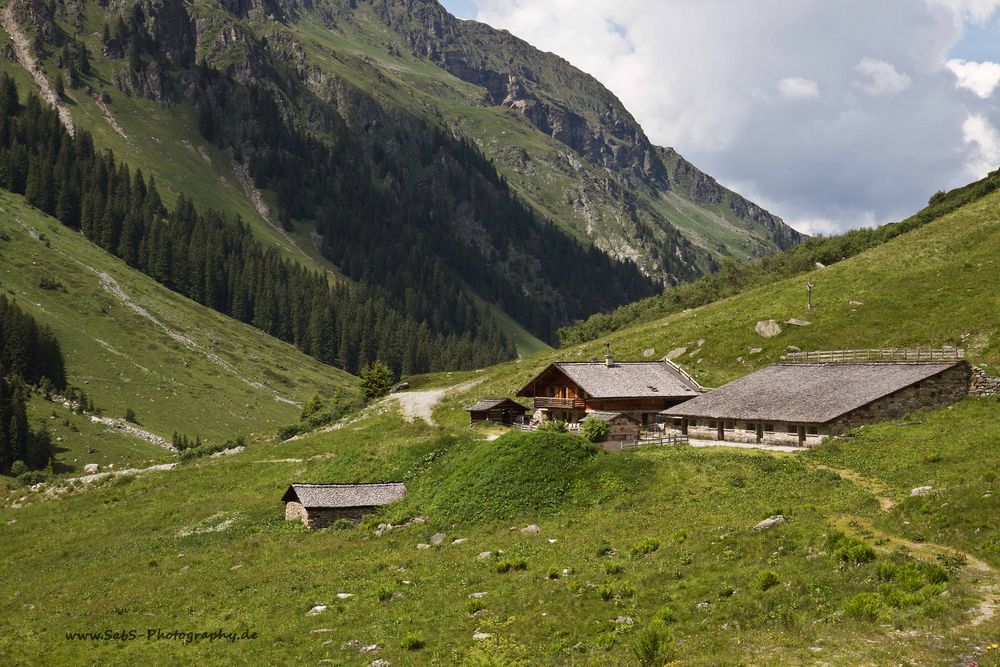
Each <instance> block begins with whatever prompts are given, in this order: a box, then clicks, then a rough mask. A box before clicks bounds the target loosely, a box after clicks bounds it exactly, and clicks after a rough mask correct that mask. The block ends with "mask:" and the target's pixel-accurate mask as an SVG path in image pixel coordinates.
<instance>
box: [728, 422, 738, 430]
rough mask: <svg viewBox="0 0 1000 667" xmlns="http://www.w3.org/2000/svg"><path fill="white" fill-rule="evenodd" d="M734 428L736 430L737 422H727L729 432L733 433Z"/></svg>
mask: <svg viewBox="0 0 1000 667" xmlns="http://www.w3.org/2000/svg"><path fill="white" fill-rule="evenodd" d="M734 428H736V422H726V430H727V431H732V430H733V429H734Z"/></svg>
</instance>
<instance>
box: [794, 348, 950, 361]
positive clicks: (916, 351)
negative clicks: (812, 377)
mask: <svg viewBox="0 0 1000 667" xmlns="http://www.w3.org/2000/svg"><path fill="white" fill-rule="evenodd" d="M785 359H786V360H787V361H800V362H820V363H825V362H838V361H957V360H959V359H965V350H964V349H962V348H960V347H943V348H936V349H932V348H924V347H916V348H891V349H884V350H820V351H816V352H789V353H788V354H786V355H785Z"/></svg>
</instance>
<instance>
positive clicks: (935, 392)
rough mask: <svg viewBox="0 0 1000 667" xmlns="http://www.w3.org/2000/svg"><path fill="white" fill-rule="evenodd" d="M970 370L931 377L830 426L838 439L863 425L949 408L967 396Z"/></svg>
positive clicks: (956, 369) (961, 368)
mask: <svg viewBox="0 0 1000 667" xmlns="http://www.w3.org/2000/svg"><path fill="white" fill-rule="evenodd" d="M971 377H972V369H971V367H970V366H969V365H968V364H966V363H962V364H959V365H957V366H955V367H954V368H950V369H948V370H946V371H944V372H942V373H938V374H937V375H935V376H934V377H930V378H927V379H926V380H923V381H921V382H918V383H916V384H913V385H910V386H909V387H905V388H903V389H900V390H899V391H897V392H896V393H894V394H889V395H888V396H885V397H883V398H880V399H878V400H877V401H874V402H873V403H869V404H868V405H865V406H863V407H860V408H858V409H857V410H854V411H853V412H850V413H848V414H846V415H844V416H843V417H840V418H839V419H835V420H833V421H832V422H830V424H829V426H830V433H831V434H833V435H837V434H840V433H843V432H845V431H849V430H851V429H852V428H857V427H859V426H861V425H863V424H871V423H874V422H881V421H887V420H890V419H898V418H900V417H902V416H903V415H907V414H910V413H912V412H920V411H923V410H932V409H934V408H939V407H943V406H945V405H951V404H953V403H957V402H958V401H960V400H962V399H963V398H965V397H966V396H967V395H968V394H969V388H970V384H971Z"/></svg>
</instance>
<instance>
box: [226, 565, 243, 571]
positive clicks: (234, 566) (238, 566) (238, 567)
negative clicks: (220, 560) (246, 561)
mask: <svg viewBox="0 0 1000 667" xmlns="http://www.w3.org/2000/svg"><path fill="white" fill-rule="evenodd" d="M241 567H243V566H242V565H233V566H232V567H231V568H229V571H230V572H234V571H236V570H238V569H240V568H241Z"/></svg>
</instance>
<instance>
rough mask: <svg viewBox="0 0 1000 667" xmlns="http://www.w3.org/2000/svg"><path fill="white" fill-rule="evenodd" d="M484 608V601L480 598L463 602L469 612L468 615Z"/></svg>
mask: <svg viewBox="0 0 1000 667" xmlns="http://www.w3.org/2000/svg"><path fill="white" fill-rule="evenodd" d="M484 609H486V603H484V602H483V601H482V600H469V601H468V602H466V603H465V611H467V612H469V616H472V615H473V614H475V613H477V612H480V611H482V610H484Z"/></svg>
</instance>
